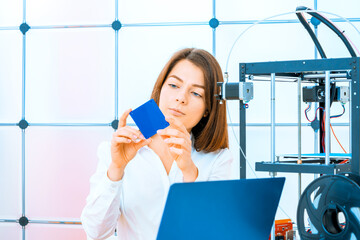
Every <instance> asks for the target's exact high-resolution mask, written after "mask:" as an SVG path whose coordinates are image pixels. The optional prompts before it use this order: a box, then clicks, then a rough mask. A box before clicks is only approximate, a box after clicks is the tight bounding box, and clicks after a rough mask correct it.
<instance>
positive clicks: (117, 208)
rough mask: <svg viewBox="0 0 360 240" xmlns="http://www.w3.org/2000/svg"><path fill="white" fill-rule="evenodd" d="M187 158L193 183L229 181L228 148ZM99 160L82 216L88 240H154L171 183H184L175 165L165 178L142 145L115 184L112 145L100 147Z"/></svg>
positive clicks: (231, 159)
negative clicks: (195, 172) (194, 172)
mask: <svg viewBox="0 0 360 240" xmlns="http://www.w3.org/2000/svg"><path fill="white" fill-rule="evenodd" d="M191 157H192V160H193V161H194V163H195V165H196V166H197V168H198V170H199V175H198V178H197V179H196V181H209V180H226V179H231V164H232V161H233V157H232V155H231V153H230V151H229V149H222V150H218V151H216V152H212V153H205V152H197V151H196V150H195V149H192V153H191ZM98 158H99V163H98V166H97V170H96V173H95V174H94V175H93V176H92V177H91V179H90V194H89V196H88V197H87V199H86V206H85V208H84V209H83V212H82V214H81V221H82V224H83V228H84V230H85V231H86V233H87V235H88V238H90V239H107V238H109V237H110V236H113V238H111V239H123V240H147V239H150V240H154V239H156V235H157V232H158V228H159V225H160V220H161V217H162V213H163V210H164V206H165V201H166V197H167V194H168V191H169V187H170V185H171V184H172V183H175V182H183V175H182V172H181V170H180V169H179V168H178V166H177V164H176V162H175V161H174V162H173V164H172V166H171V169H170V172H169V175H167V173H166V171H165V168H164V166H163V164H162V162H161V160H160V158H159V157H158V156H157V155H156V154H155V152H153V151H152V150H151V149H150V148H149V147H147V146H146V147H143V148H142V149H140V150H139V151H138V153H137V155H136V156H135V158H134V159H132V160H131V161H130V162H129V164H128V165H127V166H126V168H125V173H124V177H123V179H122V180H120V181H118V182H113V181H111V180H110V179H109V178H108V177H107V169H108V167H109V165H110V162H111V153H110V142H104V143H102V144H100V146H99V149H98ZM115 229H116V233H115ZM115 235H117V237H114V236H115Z"/></svg>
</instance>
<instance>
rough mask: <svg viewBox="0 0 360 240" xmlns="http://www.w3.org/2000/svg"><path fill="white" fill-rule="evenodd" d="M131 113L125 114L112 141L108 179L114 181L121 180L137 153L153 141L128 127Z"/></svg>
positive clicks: (129, 110) (126, 112)
mask: <svg viewBox="0 0 360 240" xmlns="http://www.w3.org/2000/svg"><path fill="white" fill-rule="evenodd" d="M131 111H132V110H131V109H128V110H127V111H125V112H124V113H123V115H122V116H121V118H120V119H119V125H118V129H117V130H116V132H114V133H113V137H112V140H111V160H112V161H111V164H110V167H109V169H108V177H109V178H110V180H112V181H119V180H121V179H122V177H123V175H124V169H125V167H126V165H127V164H128V163H129V162H130V161H131V160H132V159H133V158H134V157H135V155H136V153H137V151H138V150H139V149H140V148H142V147H144V146H145V145H148V144H149V143H150V142H151V139H150V138H149V139H145V138H144V136H143V135H142V134H141V132H140V131H139V130H137V129H134V128H132V127H129V126H126V119H127V117H128V116H129V114H130V112H131Z"/></svg>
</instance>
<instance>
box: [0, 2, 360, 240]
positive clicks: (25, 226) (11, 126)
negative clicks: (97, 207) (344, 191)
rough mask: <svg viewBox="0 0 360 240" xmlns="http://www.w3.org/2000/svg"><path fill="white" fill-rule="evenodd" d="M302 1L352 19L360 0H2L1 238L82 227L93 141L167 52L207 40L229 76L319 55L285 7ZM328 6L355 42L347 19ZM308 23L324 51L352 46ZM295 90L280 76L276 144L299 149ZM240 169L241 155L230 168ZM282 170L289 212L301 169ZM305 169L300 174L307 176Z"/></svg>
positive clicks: (264, 139)
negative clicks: (250, 66) (242, 68)
mask: <svg viewBox="0 0 360 240" xmlns="http://www.w3.org/2000/svg"><path fill="white" fill-rule="evenodd" d="M299 5H305V6H308V7H311V8H314V9H318V10H321V11H327V12H331V13H336V14H338V15H341V16H344V17H346V18H348V19H349V20H350V22H351V23H353V24H354V25H355V26H357V27H358V29H360V24H359V23H360V16H359V13H358V11H357V9H359V7H360V4H359V3H358V1H357V0H345V1H343V2H342V3H341V6H339V5H338V1H335V0H334V1H326V0H302V1H301V0H298V1H286V0H276V1H271V3H268V1H263V0H253V1H245V0H241V1H234V0H224V1H216V0H199V1H192V0H183V1H165V0H153V1H140V0H137V1H134V0H114V1H95V0H91V1H85V0H78V1H42V0H32V1H26V0H17V1H11V2H10V1H6V0H0V238H1V239H2V238H3V237H5V238H4V239H30V240H31V239H86V236H85V233H84V232H83V230H82V228H81V225H80V224H81V223H80V222H79V217H80V213H81V210H82V208H83V206H84V204H85V199H86V196H87V194H88V192H89V183H88V180H89V178H90V176H91V174H93V173H94V171H95V168H96V164H97V157H96V149H97V146H98V145H99V143H100V142H102V141H106V140H110V138H111V133H112V132H113V130H114V129H113V127H114V126H116V125H117V119H118V117H119V115H121V114H122V112H123V111H124V110H126V109H128V108H130V107H132V108H134V107H136V106H139V105H140V104H142V103H143V102H145V101H146V100H147V99H148V98H149V96H150V93H151V89H152V86H153V84H154V82H155V80H156V77H157V75H158V74H159V72H160V70H161V68H162V67H163V66H164V64H165V63H166V61H167V60H168V59H169V58H170V56H171V54H172V53H173V52H175V51H176V50H179V49H181V48H183V47H198V48H203V49H205V50H208V51H209V52H211V53H213V55H214V56H216V57H217V59H218V60H219V62H220V65H221V67H222V69H223V71H227V72H229V76H230V81H237V79H238V64H239V63H240V62H253V61H270V60H296V59H313V58H317V52H316V51H315V50H314V46H313V43H312V42H311V40H310V39H309V37H308V36H307V35H306V32H305V31H304V29H302V26H301V25H300V24H299V23H298V21H297V19H296V16H295V14H294V13H293V11H294V10H295V8H296V7H297V6H299ZM286 12H288V14H284V15H280V16H276V17H273V18H269V19H266V20H264V21H262V22H261V23H260V24H257V26H256V27H254V28H251V30H250V29H249V30H246V29H248V28H249V27H250V26H252V24H254V23H256V22H257V21H258V20H260V19H264V18H267V17H269V16H272V15H276V14H279V13H286ZM329 17H330V18H332V20H333V21H335V22H337V24H338V25H339V27H340V28H342V29H344V30H345V31H346V32H347V33H348V36H349V37H350V39H352V40H353V42H355V44H356V45H357V46H359V45H360V36H359V34H358V33H357V32H356V30H354V28H352V26H350V25H349V24H348V23H346V22H345V21H344V20H343V19H341V18H339V17H338V16H335V15H331V14H330V15H329ZM245 30H246V34H243V33H244V31H245ZM316 31H317V34H318V36H319V39H320V41H321V42H322V43H323V46H324V49H325V50H326V51H327V53H328V55H329V56H330V57H347V56H348V54H347V52H346V49H345V48H344V47H343V46H341V43H340V42H339V41H338V39H336V37H335V36H332V33H331V32H329V31H328V30H327V29H326V28H325V27H323V26H321V25H320V26H319V27H318V28H317V29H316ZM242 34H243V35H242ZM239 36H241V38H239V40H238V41H237V42H236V45H234V48H233V51H232V54H231V55H229V52H230V49H231V47H232V46H233V43H234V42H235V40H236V39H237V38H238V37H239ZM333 46H336V47H333ZM254 89H255V98H254V100H253V101H252V102H251V103H250V108H249V109H248V114H247V119H248V122H249V124H248V125H249V128H248V133H247V134H248V137H247V138H248V140H247V142H248V146H247V158H248V160H249V163H248V164H247V173H248V176H249V177H255V174H254V172H253V170H252V168H254V162H255V161H258V160H268V159H269V156H270V148H269V147H267V146H270V129H269V121H270V111H269V106H270V105H269V104H270V103H269V99H270V91H269V89H270V87H269V84H268V83H266V82H265V83H254ZM296 91H297V89H296V85H291V84H277V101H278V105H277V109H276V111H277V112H276V121H277V123H278V126H280V128H278V129H277V133H276V134H277V135H276V136H277V139H278V140H277V146H278V147H277V149H276V150H277V151H278V152H282V153H294V152H296V150H297V140H296V139H297V136H296V132H297V129H296V124H295V123H296V121H297V112H296V106H297V105H296V100H297V98H296ZM228 107H229V117H230V118H229V119H231V120H230V121H231V122H229V126H230V127H229V133H230V146H231V150H232V152H233V154H234V158H235V159H239V149H238V146H237V142H236V138H238V134H239V129H238V118H239V117H238V115H239V112H238V103H237V102H229V103H228ZM303 108H304V109H305V108H306V105H305V104H303ZM339 109H340V107H339ZM340 110H341V109H340ZM340 110H339V111H340ZM334 111H337V109H336V108H335V110H334ZM303 121H304V122H305V117H303ZM347 121H348V116H347V115H345V117H344V119H340V120H337V122H335V123H334V124H333V126H336V127H335V129H336V131H337V132H338V137H339V138H342V139H343V140H344V142H345V143H348V130H347V128H348V124H346V122H347ZM129 124H130V125H133V122H131V120H130V119H129ZM304 126H309V125H308V124H304ZM232 133H234V134H232ZM292 133H293V134H292ZM303 139H307V140H304V143H303V148H304V150H305V152H306V151H308V152H311V151H314V137H313V131H312V129H311V127H305V128H304V130H303ZM309 139H310V141H309ZM332 142H334V141H332ZM345 145H346V144H345ZM259 146H260V147H261V148H262V149H263V151H259V150H258V149H259ZM333 148H334V149H336V148H338V146H336V145H335V144H334V146H333ZM238 169H239V163H238V162H237V163H235V164H234V177H238V172H239V170H238ZM256 175H257V176H258V177H267V176H268V175H267V174H266V173H256ZM283 175H284V176H286V177H287V183H286V184H287V185H286V186H285V190H284V196H283V197H282V200H281V203H280V205H281V206H282V208H283V211H282V213H278V214H279V216H280V217H282V216H284V215H287V216H290V217H291V218H293V219H295V211H296V206H297V205H296V202H297V196H296V189H294V184H297V182H296V179H297V177H294V176H292V175H291V174H288V175H287V174H283ZM311 180H312V176H309V177H308V178H305V179H304V182H305V186H306V183H307V182H310V181H311Z"/></svg>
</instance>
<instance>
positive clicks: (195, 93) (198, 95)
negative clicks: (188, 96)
mask: <svg viewBox="0 0 360 240" xmlns="http://www.w3.org/2000/svg"><path fill="white" fill-rule="evenodd" d="M193 94H194V95H195V96H196V97H201V95H200V94H198V93H197V92H193Z"/></svg>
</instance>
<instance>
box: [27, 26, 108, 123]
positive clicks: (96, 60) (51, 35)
mask: <svg viewBox="0 0 360 240" xmlns="http://www.w3.org/2000/svg"><path fill="white" fill-rule="evenodd" d="M114 49H115V48H114V32H113V30H111V29H71V30H70V29H66V30H65V29H60V30H53V29H51V30H42V31H40V30H37V31H35V30H34V31H33V32H29V33H28V53H27V58H26V60H27V62H26V63H27V74H26V76H27V84H26V89H27V95H26V96H27V98H26V108H27V119H28V121H29V122H37V123H41V122H42V123H43V122H45V123H46V122H111V121H112V120H113V119H114V102H115V101H114V99H115V98H114V92H115V91H114V86H115V77H114V74H115V70H114V67H115V63H114V61H115V60H114V59H115V53H114Z"/></svg>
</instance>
